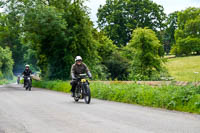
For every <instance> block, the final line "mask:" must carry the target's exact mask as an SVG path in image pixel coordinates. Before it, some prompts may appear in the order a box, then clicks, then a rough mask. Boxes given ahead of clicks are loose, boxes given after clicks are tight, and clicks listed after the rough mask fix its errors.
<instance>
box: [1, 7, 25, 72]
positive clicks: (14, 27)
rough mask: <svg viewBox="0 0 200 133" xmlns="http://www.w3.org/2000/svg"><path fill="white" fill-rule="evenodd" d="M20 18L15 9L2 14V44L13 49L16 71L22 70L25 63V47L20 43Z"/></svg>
mask: <svg viewBox="0 0 200 133" xmlns="http://www.w3.org/2000/svg"><path fill="white" fill-rule="evenodd" d="M20 19H21V18H20V17H19V16H17V15H16V14H15V12H14V11H13V12H7V14H5V13H1V14H0V46H2V47H3V48H5V47H9V48H10V50H11V51H12V58H13V60H14V62H15V64H14V70H13V71H14V72H19V71H22V68H23V65H24V60H23V54H24V53H25V49H24V46H23V45H22V44H21V43H20V33H21V28H20Z"/></svg>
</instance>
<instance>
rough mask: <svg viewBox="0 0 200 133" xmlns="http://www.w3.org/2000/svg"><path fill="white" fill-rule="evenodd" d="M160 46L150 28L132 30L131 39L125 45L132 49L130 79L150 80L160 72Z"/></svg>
mask: <svg viewBox="0 0 200 133" xmlns="http://www.w3.org/2000/svg"><path fill="white" fill-rule="evenodd" d="M160 46H161V44H160V41H159V40H158V38H157V37H156V34H155V32H154V31H152V30H151V29H148V28H144V29H142V28H137V29H136V30H134V31H133V36H132V39H131V41H130V43H129V44H128V45H127V46H126V47H127V48H129V49H132V50H133V51H134V55H133V60H132V73H131V75H130V77H131V78H132V79H136V80H150V79H153V78H154V76H156V75H157V76H158V75H159V74H160V72H161V71H162V69H163V59H162V58H161V56H160V55H159V48H160Z"/></svg>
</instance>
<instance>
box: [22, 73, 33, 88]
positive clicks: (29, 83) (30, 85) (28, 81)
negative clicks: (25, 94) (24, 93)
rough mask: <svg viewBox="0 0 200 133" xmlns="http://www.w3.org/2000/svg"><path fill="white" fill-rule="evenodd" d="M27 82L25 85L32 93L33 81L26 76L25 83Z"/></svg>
mask: <svg viewBox="0 0 200 133" xmlns="http://www.w3.org/2000/svg"><path fill="white" fill-rule="evenodd" d="M25 80H26V83H25V86H24V87H25V89H26V90H29V91H31V87H32V79H31V76H24V82H25Z"/></svg>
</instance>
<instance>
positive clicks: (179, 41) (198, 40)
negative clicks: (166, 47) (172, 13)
mask: <svg viewBox="0 0 200 133" xmlns="http://www.w3.org/2000/svg"><path fill="white" fill-rule="evenodd" d="M199 25H200V8H188V9H186V10H184V11H182V12H179V13H178V29H177V30H176V32H175V39H176V44H175V45H174V47H173V50H172V52H173V53H175V54H176V55H190V54H198V55H199V54H200V26H199Z"/></svg>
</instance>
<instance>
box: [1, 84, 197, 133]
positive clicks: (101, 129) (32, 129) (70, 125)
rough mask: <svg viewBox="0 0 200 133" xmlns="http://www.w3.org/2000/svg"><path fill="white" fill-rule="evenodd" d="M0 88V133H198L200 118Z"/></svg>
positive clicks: (46, 92) (19, 88) (14, 87)
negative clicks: (86, 102)
mask: <svg viewBox="0 0 200 133" xmlns="http://www.w3.org/2000/svg"><path fill="white" fill-rule="evenodd" d="M32 90H33V91H31V92H29V91H25V90H24V88H23V87H22V86H21V85H17V84H9V85H3V86H0V133H200V115H194V114H189V113H181V112H176V111H167V110H163V109H155V108H149V107H142V106H137V105H130V104H123V103H116V102H109V101H102V100H96V99H92V101H91V104H89V105H87V104H85V103H84V101H80V102H78V103H76V102H74V100H73V99H72V97H71V96H70V95H69V94H65V93H61V92H55V91H49V90H44V89H39V88H33V89H32Z"/></svg>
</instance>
